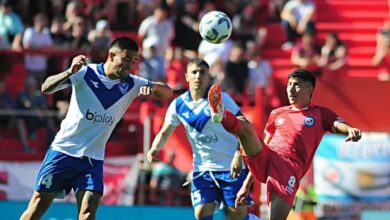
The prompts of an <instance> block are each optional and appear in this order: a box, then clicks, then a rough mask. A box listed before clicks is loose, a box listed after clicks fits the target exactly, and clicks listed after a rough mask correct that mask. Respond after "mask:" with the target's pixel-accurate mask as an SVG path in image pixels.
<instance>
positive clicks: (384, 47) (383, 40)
mask: <svg viewBox="0 0 390 220" xmlns="http://www.w3.org/2000/svg"><path fill="white" fill-rule="evenodd" d="M389 48H390V20H386V21H385V22H384V23H383V26H382V28H381V29H380V30H379V31H378V33H377V35H376V51H375V55H374V57H373V58H372V64H373V65H374V66H378V65H379V64H380V63H381V62H382V61H383V60H384V58H385V57H386V55H387V54H388V52H389Z"/></svg>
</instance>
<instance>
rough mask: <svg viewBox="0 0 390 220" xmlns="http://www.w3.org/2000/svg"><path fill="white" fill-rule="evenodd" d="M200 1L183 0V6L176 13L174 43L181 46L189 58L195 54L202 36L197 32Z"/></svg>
mask: <svg viewBox="0 0 390 220" xmlns="http://www.w3.org/2000/svg"><path fill="white" fill-rule="evenodd" d="M199 10H200V3H199V2H198V1H196V0H185V4H184V8H183V9H182V10H180V11H178V13H177V17H176V20H175V32H176V33H180V34H176V36H175V40H174V43H175V45H176V46H178V47H181V48H183V50H184V55H185V56H186V57H188V58H189V59H191V58H194V57H195V56H196V55H197V51H198V47H199V43H200V42H201V41H202V38H201V37H200V34H199V22H200V20H199V17H198V13H199Z"/></svg>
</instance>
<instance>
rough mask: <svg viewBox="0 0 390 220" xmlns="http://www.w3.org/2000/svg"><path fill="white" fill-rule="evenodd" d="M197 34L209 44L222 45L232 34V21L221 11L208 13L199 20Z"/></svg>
mask: <svg viewBox="0 0 390 220" xmlns="http://www.w3.org/2000/svg"><path fill="white" fill-rule="evenodd" d="M199 33H200V36H202V38H203V39H204V40H206V41H208V42H210V43H213V44H219V43H222V42H224V41H225V40H227V39H228V38H229V37H230V35H231V34H232V21H231V20H230V18H229V17H228V16H227V15H226V14H225V13H223V12H221V11H210V12H208V13H206V14H205V15H203V17H202V19H201V20H200V24H199Z"/></svg>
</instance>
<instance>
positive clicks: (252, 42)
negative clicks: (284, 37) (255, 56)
mask: <svg viewBox="0 0 390 220" xmlns="http://www.w3.org/2000/svg"><path fill="white" fill-rule="evenodd" d="M256 2H257V3H247V4H245V5H244V6H242V9H241V10H240V13H237V14H236V15H235V16H234V17H233V19H232V25H233V35H234V38H235V40H238V41H241V42H243V44H244V45H245V46H246V48H247V49H248V50H249V51H251V50H258V49H260V48H261V47H262V45H263V44H264V42H265V39H266V36H267V29H266V28H265V27H259V21H258V20H257V16H256V12H258V11H259V9H260V6H261V5H260V4H259V2H258V1H256Z"/></svg>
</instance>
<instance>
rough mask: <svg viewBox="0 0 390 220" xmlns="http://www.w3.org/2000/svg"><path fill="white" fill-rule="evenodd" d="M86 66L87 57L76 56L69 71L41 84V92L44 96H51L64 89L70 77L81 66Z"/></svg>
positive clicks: (51, 77) (49, 78)
mask: <svg viewBox="0 0 390 220" xmlns="http://www.w3.org/2000/svg"><path fill="white" fill-rule="evenodd" d="M86 64H87V57H86V56H84V55H78V56H76V57H75V58H73V60H72V64H71V66H70V67H69V69H67V70H65V71H64V72H62V73H58V74H56V75H53V76H50V77H48V78H47V79H46V80H45V82H44V83H43V84H42V87H41V91H42V93H45V94H51V93H53V92H56V91H58V90H61V89H63V88H66V86H64V85H65V82H66V80H67V79H68V78H69V77H70V76H71V75H72V74H75V73H76V72H78V71H79V70H80V69H81V67H82V66H84V65H86Z"/></svg>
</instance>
